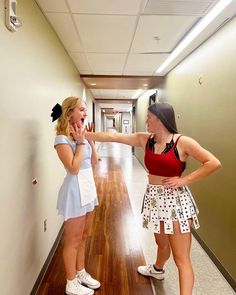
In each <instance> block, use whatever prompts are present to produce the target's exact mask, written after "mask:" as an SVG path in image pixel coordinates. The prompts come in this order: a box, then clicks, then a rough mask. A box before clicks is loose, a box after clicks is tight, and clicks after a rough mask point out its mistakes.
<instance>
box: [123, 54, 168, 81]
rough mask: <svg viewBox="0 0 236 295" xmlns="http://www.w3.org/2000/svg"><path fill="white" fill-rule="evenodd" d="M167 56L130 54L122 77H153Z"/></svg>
mask: <svg viewBox="0 0 236 295" xmlns="http://www.w3.org/2000/svg"><path fill="white" fill-rule="evenodd" d="M167 57H168V54H130V55H129V57H128V60H127V64H126V67H125V70H124V75H143V76H144V75H150V76H151V75H153V74H154V72H155V71H156V70H157V68H158V67H159V66H160V65H161V64H162V63H163V62H164V60H165V59H166V58H167Z"/></svg>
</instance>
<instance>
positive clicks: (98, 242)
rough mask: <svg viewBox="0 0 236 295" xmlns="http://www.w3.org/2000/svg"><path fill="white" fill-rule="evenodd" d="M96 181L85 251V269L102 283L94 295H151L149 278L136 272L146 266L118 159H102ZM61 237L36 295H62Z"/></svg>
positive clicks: (96, 172)
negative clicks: (95, 199)
mask: <svg viewBox="0 0 236 295" xmlns="http://www.w3.org/2000/svg"><path fill="white" fill-rule="evenodd" d="M95 181H96V185H97V191H98V196H99V206H98V207H97V209H96V211H95V213H94V220H93V226H92V229H91V233H90V235H89V239H88V243H87V251H86V269H87V270H88V271H89V272H90V273H91V274H92V275H93V276H94V277H95V278H96V279H98V280H99V281H100V282H101V287H100V288H99V289H98V290H97V291H96V292H95V294H96V295H152V294H153V292H152V288H151V283H150V279H149V278H146V277H142V276H141V275H139V274H138V273H137V267H138V266H139V265H142V264H145V261H144V257H143V253H142V249H141V246H140V242H139V239H138V238H137V231H138V226H137V225H136V223H135V222H134V216H133V213H132V209H131V205H130V201H129V197H128V193H127V189H126V185H125V183H124V179H123V176H122V171H121V167H120V164H119V159H118V160H117V159H114V158H111V157H107V158H105V157H104V158H102V161H101V162H99V164H98V165H97V167H96V171H95ZM63 242H64V236H62V239H61V242H60V243H59V246H58V249H57V251H56V253H55V255H54V258H53V260H52V262H51V264H50V266H49V268H48V271H47V273H46V275H45V277H44V280H43V282H42V284H41V286H40V288H39V291H38V292H37V295H64V294H65V293H64V292H65V272H64V268H63V261H62V248H63Z"/></svg>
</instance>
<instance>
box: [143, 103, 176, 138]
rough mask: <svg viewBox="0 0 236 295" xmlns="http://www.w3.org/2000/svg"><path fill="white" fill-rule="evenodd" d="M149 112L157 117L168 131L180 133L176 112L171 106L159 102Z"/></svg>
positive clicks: (151, 106) (152, 105)
mask: <svg viewBox="0 0 236 295" xmlns="http://www.w3.org/2000/svg"><path fill="white" fill-rule="evenodd" d="M148 111H149V112H151V113H153V114H154V115H155V116H157V118H158V119H160V120H161V122H162V123H163V125H164V126H165V127H166V129H168V130H169V131H170V132H171V133H178V131H177V126H176V121H175V111H174V109H173V107H172V106H171V105H170V104H168V103H166V102H157V103H154V104H151V105H150V106H149V108H148Z"/></svg>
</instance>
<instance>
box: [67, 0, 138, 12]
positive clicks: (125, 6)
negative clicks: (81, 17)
mask: <svg viewBox="0 0 236 295" xmlns="http://www.w3.org/2000/svg"><path fill="white" fill-rule="evenodd" d="M67 2H68V4H69V6H70V9H71V11H72V13H88V14H125V15H137V14H138V12H139V9H140V4H141V2H142V0H119V1H117V0H99V1H94V0H67Z"/></svg>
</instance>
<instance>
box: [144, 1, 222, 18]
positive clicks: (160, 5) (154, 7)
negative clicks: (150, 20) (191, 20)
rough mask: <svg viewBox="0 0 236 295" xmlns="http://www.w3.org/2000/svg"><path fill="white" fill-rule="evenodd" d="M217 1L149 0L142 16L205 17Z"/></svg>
mask: <svg viewBox="0 0 236 295" xmlns="http://www.w3.org/2000/svg"><path fill="white" fill-rule="evenodd" d="M216 2H218V0H185V1H184V0H182V1H179V0H177V1H176V0H149V1H148V2H147V4H146V7H145V9H144V11H143V13H144V14H165V15H197V16H203V15H205V14H206V13H207V12H208V11H209V9H210V8H211V7H212V6H213V5H214V4H215V3H216Z"/></svg>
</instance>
